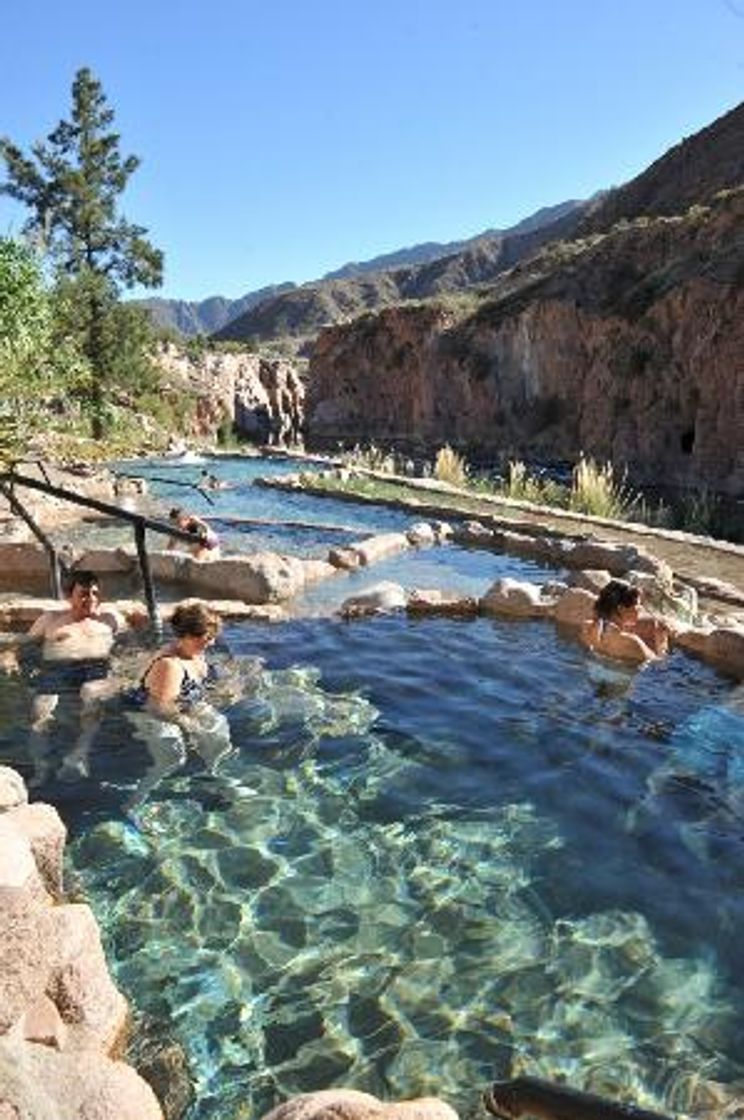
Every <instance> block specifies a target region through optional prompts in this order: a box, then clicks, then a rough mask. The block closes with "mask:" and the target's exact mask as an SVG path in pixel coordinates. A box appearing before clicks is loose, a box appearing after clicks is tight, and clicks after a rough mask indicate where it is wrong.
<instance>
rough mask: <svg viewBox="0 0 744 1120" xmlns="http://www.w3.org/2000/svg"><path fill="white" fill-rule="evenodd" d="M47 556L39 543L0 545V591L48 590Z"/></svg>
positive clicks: (35, 592)
mask: <svg viewBox="0 0 744 1120" xmlns="http://www.w3.org/2000/svg"><path fill="white" fill-rule="evenodd" d="M49 587H50V569H49V557H48V555H47V552H46V550H45V549H44V548H42V546H41V545H40V544H37V543H36V542H34V543H28V544H13V543H10V544H7V543H5V544H2V545H0V591H25V592H27V593H28V594H31V595H33V594H39V593H44V592H48V591H49Z"/></svg>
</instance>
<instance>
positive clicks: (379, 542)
mask: <svg viewBox="0 0 744 1120" xmlns="http://www.w3.org/2000/svg"><path fill="white" fill-rule="evenodd" d="M352 547H353V548H354V550H355V552H356V553H357V554H358V556H359V561H360V563H361V564H362V565H363V566H365V565H367V564H374V563H376V561H378V560H382V559H384V557H386V556H394V555H395V553H396V552H403V550H404V549H406V548H408V547H409V544H408V538H407V537H406V535H405V533H380V534H378V536H376V537H370V538H369V540H366V541H360V542H359V543H358V544H355V545H353V546H352Z"/></svg>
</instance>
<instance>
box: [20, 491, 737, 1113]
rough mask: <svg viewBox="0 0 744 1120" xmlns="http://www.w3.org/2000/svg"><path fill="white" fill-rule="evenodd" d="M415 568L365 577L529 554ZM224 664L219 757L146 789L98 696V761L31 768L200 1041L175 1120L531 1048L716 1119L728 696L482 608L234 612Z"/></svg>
mask: <svg viewBox="0 0 744 1120" xmlns="http://www.w3.org/2000/svg"><path fill="white" fill-rule="evenodd" d="M230 493H233V492H228V491H226V492H225V493H224V495H223V497H224V498H225V499H227V497H228V496H229V494H230ZM271 497H272V500H273V502H274V503H276V502H277V495H275V494H273V493H272V494H271ZM281 508H283V507H281V506H280V505H279V506H277V505H276V504H275V505H274V506H273V510H274V514H272V515H275V514H276V511H277V510H281ZM325 510H326V507H325V506H323V511H325ZM344 510H345V513H346V515H347V516H349V517H354V516H356V513H355V510H354V507H346V506H344ZM300 512H301V513H302V516H303V519H304V518H305V514H306V513H307V508H306V507H304V506H303V507H301V508H300ZM319 516H325V517H326V518H327V517H328V514H327V512H325V513H323V512H321V511H319ZM359 516H360V517H362V516H363V517H364V518H374V517H375V516H377V513H376V511H373V510H368V509H366V508H365V509H364V510H362V511H360V512H359ZM379 517H380V522H379V523H378V525H379V527H384V526H385V525H387V520H386V519H387V518H388V517H389V511H379ZM406 520H407V519H406ZM378 525H375V526H374V527H375V528H377V527H378ZM396 563H398V562H397V561H396ZM400 563H402V564H403V565H404V567H403V568H401V567H397V568H396V567H395V565H394V564H392V562H391V564H392V566H391V567H390V568H389V569H388V568H383V567H376V568H375V569H373V570H372V572H371V573H370V575H371V576H373V577H374V578H382V577H383V575H384V576H385V577H386V578H390V576H392V577H393V578H395V574H396V572H397V573H398V574H400V573H401V572H403V576H402V582H405V583H407V582H409V577H410V582H418V583H420V584H421V583H430V584H431V583H434V584H436V583H437V582H441V584H442V585H452V584H453V583H457V582H458V581H459V583H460V586H461V588H462V589H476V588H477V587H479V586H480V584H481V583H482V582H483V581H484V580H486V581H490V580H491V579H493V578H496V577H497V575H500V574H512V575H519V574H523V575H524V576H525V577H526V578H538V577H539V575H540V572H539V570H538V569H537V568H535V567H534V566H532V565H525V564H522V563H521V562H520V561H516V560H514V559H508V558H503V557H498V556H493V555H490V554H479V553H468V552H465V551H464V550H461V549H450V550H448V549H441V550H430V551H422V552H420V553H413V554H411V555H410V556H408V557H407V559H405V560H404V561H401V562H400ZM405 565H409V567H408V568H406V567H405ZM424 576H425V577H426V578H424ZM439 577H441V580H440V579H439ZM337 586H338V588H341V586H342V584H338V585H337ZM343 587H344V590H346V588H347V587H348V588H349V593H352V591H353V590H355V589H356V588H355V586H354V584H353V579H352V580H351V581H349V582H348V583H347V584H345V585H343ZM313 594H315V592H313ZM333 594H338V592H337V591H334V592H333ZM325 605H327V603H326V604H325ZM322 606H323V604H322V603H318V602H317V601H316V600H313V599H312V598H311V599H309V600H308V601H307V602H306V603H305V610H306V611H307V612H308V613H310V614H313V613H315V612H316V611H317V610H319V609H320V608H321V607H322ZM216 659H217V661H218V662H221V663H222V665H223V667H224V668H225V670H226V672H227V673H228V674H230V673H233V674H234V675H235V676H236V678H239V680H240V681H241V682H242V692H243V695H242V697H241V698H240V699H237V700H235V701H234V702H232V703H231V704H230V706H229V708H228V711H227V714H228V719H229V722H230V727H231V735H232V741H233V744H234V748H235V749H234V752H233V753H232V754H231V755H230V756H229V757H226V758H224V759H223V760H222V761H220V762H219V763H218V765H217V766H216V768H215V769H214V772H211V771H210V770H209V769H208V768H207V767H206V766H205V765H204V763H203V762H202V761H201V760H200V758H199V757H198V756H196V755H190V756H189V758H188V760H187V761H186V763H185V765H182V766H180V767H178V768H176V769H175V770H174V771H173V772H172V773H170V774H168V775H167V776H165V777H163V778H162V779H161V781H160V783H159V784H158V785H157V786H156V787H155V788H154V789H153V790H151V791H150V793H149V796H148V797H147V798H146V799H144V800H143V799H142V798H141V797H139V796H138V790H139V789H140V788H141V785H140V783H141V782H142V780H143V775H144V773H145V771H146V769H147V766H148V754H147V751H146V750H145V747H144V745H143V744H142V743H139V742H138V741H137V740H135V739H133V738H132V735H131V731H129V732H128V731H127V728H126V725H124V724H123V723H122V721H121V717H117V716H116V715H111V716H110V717H109V718H108V719H107V721H106V722H105V723H104V725H103V727H102V728H101V730H100V732H99V735H98V737H97V739H96V742H95V745H94V750H93V754H92V765H91V774H90V777H89V778H87V779H78V780H77V781H75V782H67V783H62V782H61V781H59V780H58V779H55V778H51V779H50V780H49V781H48V782H47V783H46V784H45V785H43V786H42V787H41V788H40V789H39V790H38V791H37V792H36V795H37V796H42V797H45V798H46V799H48V800H50V801H52V802H53V803H54V804H56V805H57V806H58V807H59V809H60V811H61V812H62V814H63V816H64V818H65V820H66V821H67V823H68V825H69V826H70V829H71V833H72V844H71V849H70V855H71V861H72V864H73V867H74V870H75V875H76V877H77V878H78V880H79V882H80V885H81V886H82V888H83V889H84V891H85V892H86V894H87V896H88V897H89V899H90V901H91V904H92V905H93V907H94V909H95V911H96V913H97V915H98V918H99V920H100V922H101V924H102V927H103V930H104V935H105V938H106V942H107V951H108V955H109V960H110V962H111V965H112V968H113V970H114V972H115V975H116V977H117V980H118V982H119V984H120V985H121V987H122V988H123V990H124V991H125V992H126V993H127V995H128V996H129V997H130V998H131V999H132V1001H133V1002H134V1004H135V1005H136V1007H137V1008H138V1009H139V1010H140V1011H141V1012H143V1013H146V1014H147V1015H149V1016H152V1017H153V1018H154V1019H155V1020H156V1021H159V1022H160V1023H162V1024H163V1025H164V1027H165V1028H167V1030H168V1031H169V1032H171V1033H174V1034H175V1035H176V1036H177V1037H178V1038H179V1039H180V1040H181V1041H182V1042H183V1044H184V1046H185V1048H186V1051H187V1053H188V1055H189V1060H190V1063H191V1069H192V1073H193V1075H194V1078H195V1081H196V1085H197V1095H198V1099H197V1103H196V1104H195V1106H194V1108H193V1109H192V1111H191V1113H190V1117H189V1120H207V1118H209V1120H238V1118H245V1117H248V1116H250V1117H257V1116H260V1115H261V1114H262V1113H263V1112H265V1111H266V1110H267V1109H268V1108H269V1107H271V1106H272V1105H273V1104H275V1103H276V1102H277V1101H278V1100H279V1099H282V1098H284V1097H286V1096H288V1095H290V1094H292V1093H297V1092H302V1091H307V1090H310V1089H316V1088H325V1087H328V1086H330V1085H332V1084H339V1085H345V1086H347V1087H355V1088H359V1089H365V1090H368V1091H370V1092H373V1093H375V1094H377V1095H379V1096H382V1097H387V1098H399V1097H405V1096H412V1095H417V1094H422V1093H435V1094H438V1095H440V1096H442V1097H444V1098H445V1099H447V1100H449V1101H450V1102H451V1103H452V1104H453V1105H454V1106H455V1107H457V1108H458V1109H459V1110H460V1112H461V1114H462V1115H463V1116H464V1115H467V1114H472V1113H474V1111H475V1110H476V1108H477V1102H478V1097H479V1093H480V1091H481V1089H482V1088H483V1087H484V1086H485V1085H486V1084H487V1083H488V1081H489V1080H491V1079H493V1078H494V1077H506V1076H510V1075H513V1074H516V1073H519V1072H528V1073H531V1074H535V1075H538V1076H543V1077H549V1078H564V1079H565V1080H567V1081H568V1082H570V1083H571V1084H573V1085H575V1086H578V1087H583V1088H587V1089H592V1090H594V1091H597V1092H602V1093H607V1094H610V1095H613V1096H621V1097H624V1098H626V1099H632V1100H635V1101H636V1102H638V1103H641V1104H645V1105H646V1106H647V1107H655V1108H658V1109H660V1110H666V1111H667V1112H674V1113H679V1114H683V1115H702V1113H703V1112H704V1111H705V1108H706V1107H708V1106H709V1105H710V1102H711V1099H712V1095H714V1094H719V1095H724V1096H725V1093H726V1092H727V1091H728V1089H729V1088H730V1087H731V1086H733V1085H734V1083H735V1082H737V1081H739V1082H740V1081H741V1079H742V1077H743V1076H744V1070H743V1069H742V1058H741V1055H742V1054H743V1053H744V968H743V967H742V966H743V965H744V953H743V952H742V949H741V929H742V928H743V920H744V894H743V893H742V886H743V885H744V828H742V823H741V822H742V808H744V766H742V758H744V714H742V713H744V696H742V692H741V690H737V689H734V688H733V687H732V685H731V684H730V683H729V682H727V681H725V680H724V679H723V678H721V677H719V676H717V675H716V674H715V673H713V671H712V670H710V669H708V668H707V667H705V666H703V665H701V664H698V663H696V662H694V661H692V660H690V659H687V658H685V657H683V656H682V655H681V654H674V655H672V656H671V657H669V658H668V659H667V660H666V661H665V662H664V663H659V664H657V665H654V666H652V667H650V668H649V669H647V670H645V671H643V672H640V673H631V672H626V671H625V670H623V669H619V668H613V667H611V666H609V665H604V664H600V663H599V662H598V661H596V660H593V659H591V658H589V657H588V656H587V655H586V654H585V653H584V651H583V650H582V649H580V648H579V647H578V646H577V645H575V644H574V643H572V642H570V641H567V640H564V639H563V638H561V637H560V636H558V635H557V634H556V632H555V630H554V629H553V628H552V627H551V626H550V625H548V624H543V623H536V622H528V623H507V622H501V621H494V620H487V619H479V620H477V621H471V622H460V621H447V620H421V621H411V620H408V619H407V618H406V617H404V616H400V617H387V618H378V619H372V620H369V621H364V622H356V623H353V624H345V623H342V622H340V621H338V620H336V619H333V618H320V619H319V618H306V617H300V618H298V619H296V620H294V621H292V622H288V623H285V624H281V625H275V626H257V625H245V624H243V625H232V626H228V627H227V628H226V630H225V632H224V634H223V637H222V639H221V643H220V647H219V649H218V650H217V653H216ZM27 702H28V697H27V694H26V692H25V690H24V688H23V687H22V685H20V684H19V683H17V682H7V681H3V680H0V757H1V760H2V761H3V762H5V763H8V764H10V765H16V766H18V768H19V769H21V770H22V771H23V772H24V773H26V774H30V770H31V768H30V763H29V758H28V753H27V748H26V745H25V735H24V734H23V733H22V732H21V731H20V728H21V726H22V724H23V721H24V719H25V711H26V705H27ZM57 734H58V738H59V742H60V744H62V745H64V743H65V742H66V741H67V739H66V738H65V735H66V734H67V732H66V731H65V729H64V728H63V727H60V728H59V729H58V732H57Z"/></svg>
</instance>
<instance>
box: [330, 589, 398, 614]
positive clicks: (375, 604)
mask: <svg viewBox="0 0 744 1120" xmlns="http://www.w3.org/2000/svg"><path fill="white" fill-rule="evenodd" d="M406 601H407V596H406V593H405V591H404V589H403V588H402V587H401V585H400V584H399V583H392V582H390V581H384V582H382V583H376V584H375V585H374V587H368V588H366V589H365V590H364V591H360V592H359V594H357V595H352V596H350V598H348V599H345V600H344V602H343V603H342V604H341V612H340V613H341V615H342V616H343V618H364V617H365V616H367V615H374V614H385V613H387V612H388V611H397V610H401V609H402V608H404V607H405V605H406Z"/></svg>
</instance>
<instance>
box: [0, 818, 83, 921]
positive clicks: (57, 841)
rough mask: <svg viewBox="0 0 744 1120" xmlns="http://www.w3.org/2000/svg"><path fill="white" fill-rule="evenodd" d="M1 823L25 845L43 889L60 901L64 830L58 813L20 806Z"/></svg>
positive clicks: (65, 833) (65, 831)
mask: <svg viewBox="0 0 744 1120" xmlns="http://www.w3.org/2000/svg"><path fill="white" fill-rule="evenodd" d="M2 820H3V821H4V822H6V823H7V824H9V825H10V826H11V827H12V828H14V829H15V831H16V832H17V833H18V834H19V835H20V836H22V837H23V838H24V839H25V840H26V841H27V842H28V844H29V846H30V848H31V854H32V856H33V859H34V862H35V864H36V868H37V871H38V873H39V875H40V876H41V880H42V882H43V884H44V887H45V889H46V890H47V891H48V893H49V894H50V895H51V896H52V898H56V899H61V897H62V893H63V886H62V874H63V869H62V864H63V858H64V851H65V840H66V839H67V829H66V828H65V826H64V824H63V823H62V820H61V818H60V816H59V813H58V812H57V810H56V809H54V808H53V807H52V806H51V805H44V804H43V802H37V803H36V804H34V805H19V806H17V807H16V808H15V809H11V810H9V811H8V812H7V813H6V814H5V815H4V816H3V817H2Z"/></svg>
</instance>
